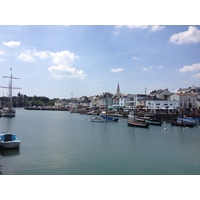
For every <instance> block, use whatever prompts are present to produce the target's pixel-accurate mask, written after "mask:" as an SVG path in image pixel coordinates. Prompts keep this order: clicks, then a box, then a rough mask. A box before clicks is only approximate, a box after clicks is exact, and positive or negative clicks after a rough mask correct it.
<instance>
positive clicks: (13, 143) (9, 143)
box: [0, 133, 20, 149]
mask: <svg viewBox="0 0 200 200" xmlns="http://www.w3.org/2000/svg"><path fill="white" fill-rule="evenodd" d="M19 146H20V140H19V139H18V138H17V136H16V135H15V134H14V133H2V134H0V147H1V148H2V149H3V148H5V149H12V148H19Z"/></svg>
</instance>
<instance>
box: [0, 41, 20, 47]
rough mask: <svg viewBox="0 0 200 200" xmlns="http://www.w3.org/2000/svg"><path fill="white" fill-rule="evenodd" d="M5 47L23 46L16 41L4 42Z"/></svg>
mask: <svg viewBox="0 0 200 200" xmlns="http://www.w3.org/2000/svg"><path fill="white" fill-rule="evenodd" d="M3 45H4V46H7V47H18V46H20V45H21V42H16V41H10V42H3Z"/></svg>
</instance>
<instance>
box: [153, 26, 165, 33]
mask: <svg viewBox="0 0 200 200" xmlns="http://www.w3.org/2000/svg"><path fill="white" fill-rule="evenodd" d="M164 28H165V26H159V25H154V26H151V31H152V32H155V31H160V30H162V29H164Z"/></svg>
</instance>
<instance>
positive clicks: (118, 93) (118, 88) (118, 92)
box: [116, 83, 121, 95]
mask: <svg viewBox="0 0 200 200" xmlns="http://www.w3.org/2000/svg"><path fill="white" fill-rule="evenodd" d="M120 94H121V93H120V87H119V83H118V85H117V92H116V95H120Z"/></svg>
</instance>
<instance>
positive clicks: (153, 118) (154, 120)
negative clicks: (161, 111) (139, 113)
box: [145, 114, 164, 126]
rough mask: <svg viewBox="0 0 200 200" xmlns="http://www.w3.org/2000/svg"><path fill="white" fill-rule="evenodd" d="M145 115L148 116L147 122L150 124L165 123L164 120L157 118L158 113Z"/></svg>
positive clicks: (159, 124)
mask: <svg viewBox="0 0 200 200" xmlns="http://www.w3.org/2000/svg"><path fill="white" fill-rule="evenodd" d="M145 117H146V118H145V121H146V122H147V123H149V124H150V125H158V126H161V125H162V124H163V122H164V121H163V120H159V119H157V117H156V115H154V114H151V115H149V116H148V118H147V115H146V116H145Z"/></svg>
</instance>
